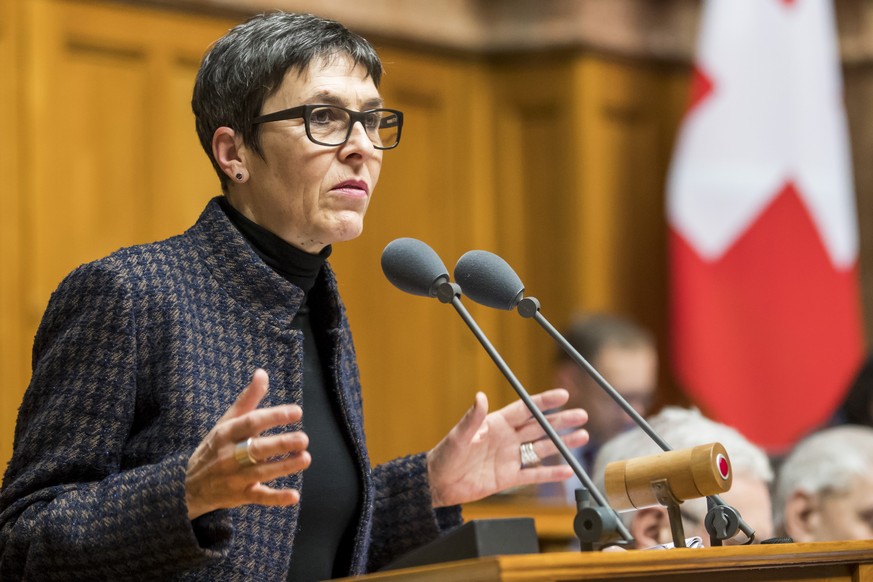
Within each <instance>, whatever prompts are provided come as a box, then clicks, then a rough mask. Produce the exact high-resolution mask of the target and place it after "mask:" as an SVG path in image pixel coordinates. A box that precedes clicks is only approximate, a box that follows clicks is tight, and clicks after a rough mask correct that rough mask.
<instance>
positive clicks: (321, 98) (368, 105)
mask: <svg viewBox="0 0 873 582" xmlns="http://www.w3.org/2000/svg"><path fill="white" fill-rule="evenodd" d="M305 103H324V104H325V105H337V106H339V107H348V104H349V103H348V101H347V100H346V99H343V98H341V97H340V96H339V95H337V94H336V93H332V92H330V91H319V92H318V93H316V94H315V95H313V96H312V97H310V98H308V99H306V100H305ZM384 104H385V100H384V99H382V97H373V98H371V99H367V100H366V101H364V102H363V104H362V110H367V109H376V108H379V107H382V105H384Z"/></svg>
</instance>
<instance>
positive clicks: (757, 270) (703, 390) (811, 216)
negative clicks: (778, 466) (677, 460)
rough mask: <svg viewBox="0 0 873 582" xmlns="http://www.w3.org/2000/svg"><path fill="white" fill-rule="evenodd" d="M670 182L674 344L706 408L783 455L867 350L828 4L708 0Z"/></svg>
mask: <svg viewBox="0 0 873 582" xmlns="http://www.w3.org/2000/svg"><path fill="white" fill-rule="evenodd" d="M701 24H702V26H701V31H700V40H699V46H698V56H697V66H696V68H695V76H694V83H693V95H692V104H691V107H690V109H689V111H688V113H687V114H686V118H685V120H684V123H683V126H682V129H681V132H680V135H679V140H678V144H677V147H676V151H675V157H674V160H673V165H672V168H671V172H670V177H669V184H668V209H667V213H668V220H669V223H670V262H671V275H670V276H671V286H672V288H671V337H672V340H671V341H672V345H671V357H672V360H673V366H674V370H675V372H676V374H677V379H678V380H679V383H680V385H681V386H682V387H683V388H684V389H685V391H686V392H687V393H688V394H689V396H690V397H691V398H692V399H694V400H695V401H696V402H697V403H698V404H699V405H700V406H701V408H703V409H704V411H705V412H706V413H707V414H708V415H709V416H711V417H713V418H715V419H717V420H720V421H722V422H725V423H727V424H730V425H732V426H735V427H737V428H738V429H739V430H740V431H741V432H743V433H744V434H745V435H746V436H747V437H749V438H750V439H751V440H753V441H755V442H757V443H758V444H760V445H762V446H764V447H765V448H766V449H767V450H769V451H770V452H773V453H778V452H781V451H783V450H784V449H786V448H787V447H788V446H790V445H791V444H793V443H794V442H795V441H796V440H797V439H798V438H799V437H801V436H803V435H804V434H805V433H806V432H808V431H809V430H811V429H813V428H815V427H816V426H818V425H819V424H821V423H823V422H825V421H826V420H827V419H828V417H829V416H830V415H831V414H832V413H833V411H834V409H835V408H836V406H837V404H838V403H839V401H840V400H841V398H842V396H843V394H844V392H845V390H846V389H847V388H848V385H849V383H850V381H851V379H852V377H853V375H854V374H855V373H856V371H857V369H858V366H859V365H860V362H861V359H862V352H863V340H862V334H861V313H860V303H859V297H858V283H857V260H858V232H857V218H856V213H855V202H854V194H853V181H852V168H851V161H850V149H849V137H848V129H847V126H846V118H845V111H844V108H843V94H842V81H841V77H840V60H839V51H838V46H837V39H836V30H835V24H834V15H833V6H832V5H831V4H830V2H828V1H825V0H795V1H786V0H708V1H707V2H706V3H705V4H704V6H703V13H702V23H701Z"/></svg>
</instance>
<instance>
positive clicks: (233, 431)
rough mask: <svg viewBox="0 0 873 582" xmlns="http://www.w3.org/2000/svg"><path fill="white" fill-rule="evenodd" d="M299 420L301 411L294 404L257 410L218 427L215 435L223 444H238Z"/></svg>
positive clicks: (301, 416) (301, 415)
mask: <svg viewBox="0 0 873 582" xmlns="http://www.w3.org/2000/svg"><path fill="white" fill-rule="evenodd" d="M301 418H303V410H302V409H301V408H300V407H299V406H298V405H296V404H283V405H281V406H271V407H270V408H259V409H257V410H253V411H251V412H248V413H246V414H245V415H243V416H241V417H239V418H232V419H230V420H228V421H226V422H225V423H224V424H221V425H219V426H218V427H217V433H218V437H219V438H220V439H223V440H224V441H225V442H232V443H238V442H240V441H244V440H246V439H247V438H249V437H255V436H258V435H259V434H261V433H262V432H264V431H265V430H267V429H271V428H276V427H279V426H284V425H289V424H294V423H295V422H297V421H299V420H300V419H301Z"/></svg>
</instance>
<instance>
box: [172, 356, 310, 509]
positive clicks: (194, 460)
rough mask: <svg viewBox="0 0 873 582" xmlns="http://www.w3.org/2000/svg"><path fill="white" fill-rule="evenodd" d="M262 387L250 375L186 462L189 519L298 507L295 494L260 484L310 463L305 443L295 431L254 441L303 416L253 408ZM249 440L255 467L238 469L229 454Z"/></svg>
mask: <svg viewBox="0 0 873 582" xmlns="http://www.w3.org/2000/svg"><path fill="white" fill-rule="evenodd" d="M268 386H269V378H268V377H267V372H265V371H264V370H261V369H258V370H255V373H254V374H253V375H252V381H251V383H249V385H248V386H246V388H245V389H244V390H243V391H242V393H240V395H239V397H238V398H237V400H236V402H234V403H233V405H232V406H231V407H230V408H229V409H228V410H227V412H226V413H225V414H224V416H222V417H221V419H219V421H218V422H217V423H216V424H215V426H214V427H212V430H210V431H209V434H207V435H206V437H205V438H204V439H203V440H202V441H201V442H200V444H199V445H198V446H197V448H196V449H195V450H194V453H193V454H192V455H191V458H190V459H189V460H188V470H187V473H186V475H185V501H186V502H187V504H188V517H189V519H194V518H196V517H199V516H201V515H203V514H205V513H208V512H210V511H214V510H216V509H226V508H230V507H236V506H238V505H245V504H249V503H256V504H259V505H278V506H284V505H294V504H295V503H298V502H299V501H300V493H299V492H298V491H297V490H296V489H273V488H272V487H267V486H266V485H263V484H262V482H263V481H270V480H272V479H275V478H277V477H282V476H284V475H289V474H291V473H297V472H299V471H302V470H304V469H306V468H307V467H308V466H309V463H310V461H311V458H310V456H309V453H308V452H306V447H307V446H308V445H309V437H307V436H306V434H305V433H303V432H301V431H291V432H283V433H281V434H276V435H271V436H259V435H260V434H261V433H262V432H263V431H265V430H268V429H270V428H274V427H277V426H282V425H287V424H292V423H295V422H297V421H299V420H300V418H301V417H302V415H303V411H302V410H301V409H300V407H299V406H297V405H296V404H288V405H283V406H274V407H271V408H258V404H260V402H261V400H262V399H263V398H264V396H265V395H266V394H267V388H268ZM249 438H251V439H252V441H251V444H250V446H249V454H250V455H251V457H252V458H253V459H255V460H256V461H257V463H256V464H254V465H243V464H241V463H240V462H239V461H237V459H236V457H235V456H234V452H235V449H236V445H237V444H238V443H241V442H245V441H246V440H247V439H249Z"/></svg>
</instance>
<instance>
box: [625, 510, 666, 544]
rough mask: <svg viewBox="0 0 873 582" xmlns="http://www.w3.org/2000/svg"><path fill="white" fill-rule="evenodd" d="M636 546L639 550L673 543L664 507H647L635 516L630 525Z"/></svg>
mask: <svg viewBox="0 0 873 582" xmlns="http://www.w3.org/2000/svg"><path fill="white" fill-rule="evenodd" d="M630 533H631V535H632V536H633V537H634V546H635V547H636V548H637V549H638V550H642V549H645V548H650V547H652V546H657V545H658V544H666V543H669V542H672V541H673V534H672V533H671V531H670V520H669V518H668V517H667V509H666V508H664V507H647V508H645V509H640V510H638V511H637V512H636V514H634V517H633V520H632V521H631V524H630Z"/></svg>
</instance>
